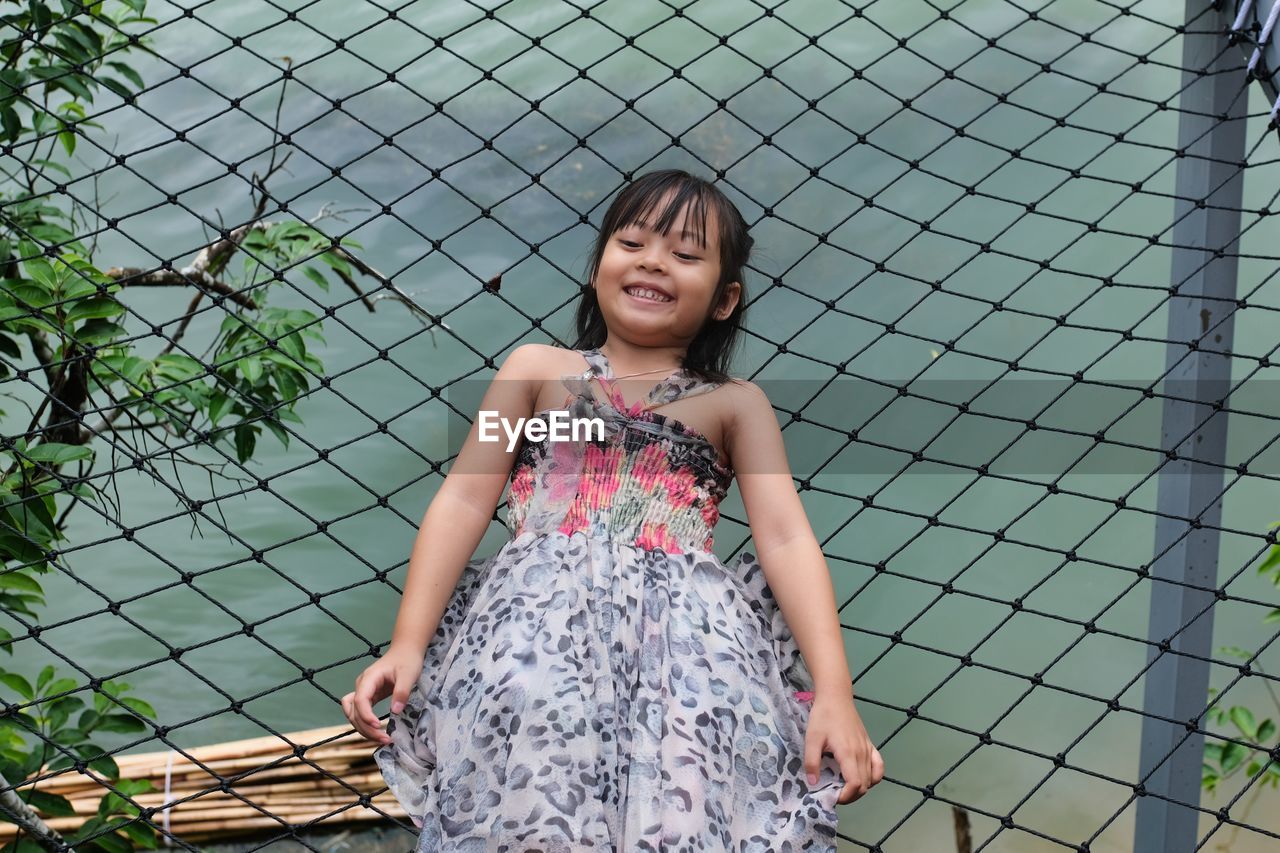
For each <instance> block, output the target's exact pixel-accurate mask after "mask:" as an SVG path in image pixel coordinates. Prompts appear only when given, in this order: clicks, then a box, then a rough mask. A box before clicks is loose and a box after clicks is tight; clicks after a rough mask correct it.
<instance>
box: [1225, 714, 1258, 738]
mask: <svg viewBox="0 0 1280 853" xmlns="http://www.w3.org/2000/svg"><path fill="white" fill-rule="evenodd" d="M1231 722H1233V723H1235V725H1236V728H1237V729H1239V730H1240V733H1241V734H1242V735H1244V736H1245V738H1247V739H1248V740H1251V741H1253V742H1254V743H1257V741H1258V724H1257V722H1255V721H1254V718H1253V712H1252V711H1250V710H1249V709H1248V708H1246V707H1244V706H1243V705H1236V706H1235V707H1234V708H1232V709H1231Z"/></svg>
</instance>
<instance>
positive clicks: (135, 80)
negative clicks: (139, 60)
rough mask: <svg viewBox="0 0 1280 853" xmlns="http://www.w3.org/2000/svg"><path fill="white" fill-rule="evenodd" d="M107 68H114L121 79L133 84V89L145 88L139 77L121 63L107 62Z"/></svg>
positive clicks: (135, 72) (145, 85)
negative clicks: (123, 78)
mask: <svg viewBox="0 0 1280 853" xmlns="http://www.w3.org/2000/svg"><path fill="white" fill-rule="evenodd" d="M107 67H108V68H114V69H115V70H116V71H118V72H119V73H120V75H121V76H122V77H125V78H127V79H128V80H129V82H130V83H132V84H133V86H134V88H135V89H145V88H146V87H147V84H146V83H144V82H143V80H142V77H141V75H139V74H138V72H137V71H134V70H133V69H132V68H131V67H129V66H128V65H125V64H124V63H123V62H108V63H107Z"/></svg>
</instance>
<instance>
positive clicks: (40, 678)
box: [36, 664, 56, 692]
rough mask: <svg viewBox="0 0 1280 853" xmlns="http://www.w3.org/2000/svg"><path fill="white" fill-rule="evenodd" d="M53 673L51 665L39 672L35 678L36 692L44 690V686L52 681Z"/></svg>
mask: <svg viewBox="0 0 1280 853" xmlns="http://www.w3.org/2000/svg"><path fill="white" fill-rule="evenodd" d="M55 671H56V670H54V668H53V664H49V665H48V666H46V667H45V668H44V669H42V670H40V674H39V675H37V676H36V692H40V691H43V690H44V686H45V685H46V684H48V683H49V682H50V681H51V680H52V679H53V675H54V672H55Z"/></svg>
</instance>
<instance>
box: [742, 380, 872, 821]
mask: <svg viewBox="0 0 1280 853" xmlns="http://www.w3.org/2000/svg"><path fill="white" fill-rule="evenodd" d="M733 385H734V389H735V390H734V394H733V401H734V407H733V414H732V415H730V423H729V424H728V425H727V429H726V430H725V436H726V437H725V452H726V453H727V454H728V455H729V459H730V461H731V462H732V464H733V467H734V471H735V472H736V474H737V478H738V488H739V489H740V490H741V491H742V502H743V504H744V505H745V506H746V509H747V520H748V522H749V523H750V525H751V538H752V539H753V540H754V541H755V545H756V556H757V557H758V558H759V560H760V566H761V568H762V569H763V570H764V575H765V580H766V581H767V582H768V584H769V587H770V589H772V590H773V594H774V597H775V598H777V600H778V606H779V608H781V610H782V615H783V617H784V618H785V619H786V620H787V627H788V628H790V629H791V633H792V635H793V636H795V638H796V645H798V646H799V647H800V654H802V655H803V656H804V662H805V664H806V665H807V666H808V667H809V672H810V674H812V675H813V686H814V697H813V706H812V707H811V709H810V712H809V728H808V730H807V731H806V732H805V746H804V768H805V771H806V774H807V776H808V779H809V784H810V785H814V784H816V783H817V782H818V780H819V776H818V772H819V769H820V765H821V759H822V753H823V752H830V753H832V754H833V755H835V757H836V761H837V762H838V763H839V765H840V773H841V776H842V777H843V781H844V784H843V785H842V786H841V790H840V792H839V794H838V796H837V798H836V802H838V803H851V802H853V801H854V800H856V799H858V798H859V797H861V796H862V795H864V794H866V793H867V791H868V790H869V789H870V788H871V787H872V786H873V785H876V784H877V783H879V782H880V780H881V779H882V778H883V777H884V759H883V758H882V757H881V755H880V750H878V749H876V746H875V744H873V743H872V742H871V738H870V736H869V735H868V734H867V728H866V726H865V725H863V723H862V719H861V718H860V717H859V716H858V712H857V710H856V709H855V708H854V702H853V685H852V683H851V682H850V678H849V664H848V661H846V660H845V656H844V640H843V639H842V638H841V634H840V617H839V615H838V614H837V612H836V601H835V590H834V589H833V588H832V585H831V575H830V573H829V572H828V571H827V562H826V559H825V558H824V557H823V556H822V547H821V546H820V545H819V544H818V540H817V537H815V536H814V535H813V528H812V527H810V526H809V519H808V517H807V516H806V515H805V512H804V505H803V504H801V502H800V496H799V495H798V494H796V488H795V484H794V483H793V481H792V479H791V467H790V465H788V464H787V453H786V449H785V448H784V447H783V443H782V430H780V429H779V428H778V421H777V418H776V416H775V415H774V413H773V406H772V405H770V403H769V399H768V398H767V397H766V396H765V395H764V392H763V391H761V390H760V389H759V388H758V387H757V386H756V385H754V384H752V383H750V382H737V383H733Z"/></svg>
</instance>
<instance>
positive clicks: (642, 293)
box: [627, 287, 671, 302]
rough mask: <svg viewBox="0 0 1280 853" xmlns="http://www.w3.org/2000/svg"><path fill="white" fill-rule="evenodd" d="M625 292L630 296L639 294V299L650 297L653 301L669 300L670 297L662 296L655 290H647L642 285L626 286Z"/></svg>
mask: <svg viewBox="0 0 1280 853" xmlns="http://www.w3.org/2000/svg"><path fill="white" fill-rule="evenodd" d="M627 292H628V293H630V294H631V295H632V296H639V297H640V298H641V299H652V300H653V301H654V302H670V301H671V297H669V296H663V295H662V294H660V293H658V292H657V291H655V290H648V289H646V288H643V287H631V288H627Z"/></svg>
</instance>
